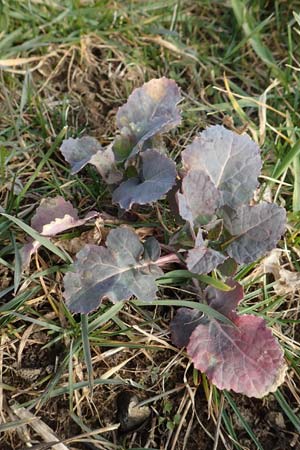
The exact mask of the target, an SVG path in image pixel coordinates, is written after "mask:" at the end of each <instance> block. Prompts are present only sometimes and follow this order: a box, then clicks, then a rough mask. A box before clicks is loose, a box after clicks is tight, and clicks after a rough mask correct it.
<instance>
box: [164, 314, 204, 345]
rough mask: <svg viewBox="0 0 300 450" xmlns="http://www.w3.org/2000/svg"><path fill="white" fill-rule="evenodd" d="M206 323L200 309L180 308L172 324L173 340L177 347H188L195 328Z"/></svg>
mask: <svg viewBox="0 0 300 450" xmlns="http://www.w3.org/2000/svg"><path fill="white" fill-rule="evenodd" d="M203 320H204V321H205V319H204V317H203V313H202V312H201V311H199V310H198V309H190V308H179V309H178V310H177V312H176V315H175V317H174V319H173V320H172V322H171V325H170V328H171V340H172V343H173V344H174V345H176V347H186V346H187V345H188V343H189V340H190V336H191V334H192V332H193V331H194V330H195V328H196V327H197V326H198V325H199V324H200V323H201V322H203Z"/></svg>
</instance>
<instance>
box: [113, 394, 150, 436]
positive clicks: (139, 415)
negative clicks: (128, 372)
mask: <svg viewBox="0 0 300 450" xmlns="http://www.w3.org/2000/svg"><path fill="white" fill-rule="evenodd" d="M139 403H140V400H139V398H138V397H137V396H136V395H135V394H133V393H132V392H128V391H126V392H121V394H119V396H118V398H117V421H118V422H119V423H120V428H119V430H120V431H121V432H123V433H127V432H130V431H136V430H137V429H140V428H141V427H143V426H144V425H145V424H146V422H147V421H148V419H149V418H150V415H151V410H150V408H149V407H148V406H139Z"/></svg>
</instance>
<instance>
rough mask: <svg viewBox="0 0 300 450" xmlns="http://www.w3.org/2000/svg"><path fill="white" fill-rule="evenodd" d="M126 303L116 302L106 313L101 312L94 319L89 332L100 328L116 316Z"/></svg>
mask: <svg viewBox="0 0 300 450" xmlns="http://www.w3.org/2000/svg"><path fill="white" fill-rule="evenodd" d="M123 306H124V303H123V302H119V303H115V304H114V305H113V306H112V307H111V308H109V309H107V310H106V311H105V313H103V314H100V315H99V316H98V317H97V318H96V319H94V320H93V321H92V322H91V323H90V324H89V327H88V331H89V333H91V332H92V331H94V330H95V329H96V328H99V327H100V326H101V325H103V324H104V323H105V322H109V321H110V320H111V319H112V318H113V317H114V316H116V315H117V314H118V313H119V312H120V311H121V309H122V308H123Z"/></svg>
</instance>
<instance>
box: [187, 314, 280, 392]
mask: <svg viewBox="0 0 300 450" xmlns="http://www.w3.org/2000/svg"><path fill="white" fill-rule="evenodd" d="M233 322H234V325H235V326H231V325H227V324H224V323H220V322H218V321H216V320H210V321H209V322H208V323H207V324H200V325H198V326H197V328H196V329H195V330H194V331H193V333H192V335H191V337H190V341H189V344H188V347H187V352H188V354H189V355H190V357H191V358H192V360H193V363H194V366H195V367H196V368H197V369H199V370H200V371H201V372H205V373H206V375H207V377H208V378H209V380H210V381H211V382H212V383H214V384H215V385H216V386H217V387H218V388H219V389H228V390H229V389H232V390H233V391H235V392H239V393H241V394H244V395H247V396H248V397H257V398H261V397H264V396H265V395H267V394H269V393H270V392H274V391H275V390H276V389H277V388H278V386H279V385H280V384H282V383H283V381H284V377H285V373H286V369H287V368H286V364H285V362H284V357H283V351H282V349H281V347H280V346H279V344H278V341H277V339H276V338H275V337H274V336H273V335H272V332H271V330H270V329H268V328H267V327H266V324H265V322H264V320H263V319H262V318H260V317H257V316H252V315H242V316H236V317H235V319H234V320H233Z"/></svg>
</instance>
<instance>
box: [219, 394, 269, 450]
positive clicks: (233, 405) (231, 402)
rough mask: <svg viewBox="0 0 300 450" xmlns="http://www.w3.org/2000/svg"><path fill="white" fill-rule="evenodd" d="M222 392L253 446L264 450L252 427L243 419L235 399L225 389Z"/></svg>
mask: <svg viewBox="0 0 300 450" xmlns="http://www.w3.org/2000/svg"><path fill="white" fill-rule="evenodd" d="M223 393H224V396H225V398H226V400H227V402H228V403H229V405H230V406H231V408H232V410H233V411H234V413H235V414H236V415H237V417H238V418H239V420H240V422H241V424H242V425H243V427H244V429H245V431H246V432H247V433H248V435H249V437H250V438H251V439H252V441H253V442H254V444H255V445H256V447H255V448H257V449H258V450H264V448H263V447H262V445H261V443H260V442H259V440H258V439H257V437H256V436H255V434H254V432H253V430H252V428H251V427H250V425H249V424H248V422H247V421H246V420H245V419H244V417H243V415H242V414H241V412H240V410H239V408H238V406H237V404H236V403H235V401H234V400H233V398H232V397H231V395H230V394H229V393H228V392H226V391H223Z"/></svg>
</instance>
